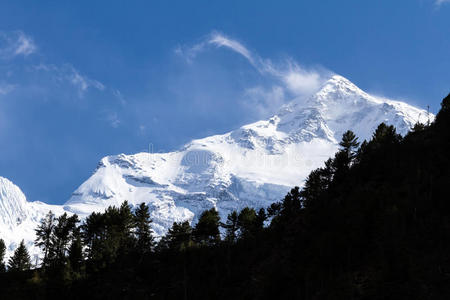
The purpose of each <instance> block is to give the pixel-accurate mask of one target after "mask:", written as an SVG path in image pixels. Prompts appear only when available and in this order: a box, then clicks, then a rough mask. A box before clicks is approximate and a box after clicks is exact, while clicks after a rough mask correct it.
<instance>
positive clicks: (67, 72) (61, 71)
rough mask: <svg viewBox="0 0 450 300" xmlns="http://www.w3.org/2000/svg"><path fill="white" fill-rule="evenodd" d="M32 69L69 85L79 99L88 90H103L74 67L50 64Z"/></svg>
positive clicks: (101, 84)
mask: <svg viewBox="0 0 450 300" xmlns="http://www.w3.org/2000/svg"><path fill="white" fill-rule="evenodd" d="M32 69H34V70H36V71H44V72H48V73H51V74H52V75H53V76H54V78H55V79H56V80H58V81H66V82H68V83H70V84H71V85H72V86H74V87H75V88H76V89H77V90H78V95H79V96H80V97H83V96H84V93H85V92H86V91H87V90H88V89H90V88H94V89H97V90H99V91H103V90H104V89H105V86H104V85H103V83H101V82H100V81H97V80H95V79H91V78H89V77H87V76H85V75H82V74H81V73H80V72H79V71H78V70H77V69H75V67H73V66H72V65H69V64H65V65H62V66H56V65H52V64H42V63H41V64H39V65H36V66H34V67H33V68H32ZM116 96H117V95H116Z"/></svg>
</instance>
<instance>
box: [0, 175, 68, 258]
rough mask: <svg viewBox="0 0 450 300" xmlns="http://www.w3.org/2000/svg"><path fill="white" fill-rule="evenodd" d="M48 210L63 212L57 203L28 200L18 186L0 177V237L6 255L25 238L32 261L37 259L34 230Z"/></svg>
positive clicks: (59, 213)
mask: <svg viewBox="0 0 450 300" xmlns="http://www.w3.org/2000/svg"><path fill="white" fill-rule="evenodd" d="M49 210H51V211H53V212H54V213H55V214H57V215H61V214H63V213H64V210H63V208H62V206H59V205H49V204H45V203H43V202H39V201H35V202H28V201H27V199H26V197H25V195H24V194H23V192H22V191H21V190H20V188H19V187H18V186H16V185H15V184H14V183H12V182H11V181H9V180H8V179H6V178H3V177H0V238H2V239H3V240H4V241H5V244H6V257H9V256H10V255H11V254H12V253H13V251H14V250H15V249H16V248H17V246H18V245H19V243H20V241H21V240H25V243H26V245H27V247H28V249H29V251H30V254H31V256H32V262H33V263H34V262H36V261H37V259H38V254H39V249H37V248H36V247H35V246H34V240H35V238H36V236H35V231H34V230H35V228H36V227H37V225H38V224H39V222H40V220H41V219H42V218H43V216H45V214H47V213H48V211H49Z"/></svg>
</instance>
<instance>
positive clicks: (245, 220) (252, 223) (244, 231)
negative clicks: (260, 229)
mask: <svg viewBox="0 0 450 300" xmlns="http://www.w3.org/2000/svg"><path fill="white" fill-rule="evenodd" d="M237 225H238V228H239V237H240V238H243V239H247V238H252V237H253V236H254V234H255V228H256V211H255V209H253V208H249V207H245V208H244V209H242V210H241V212H240V213H239V215H238V222H237Z"/></svg>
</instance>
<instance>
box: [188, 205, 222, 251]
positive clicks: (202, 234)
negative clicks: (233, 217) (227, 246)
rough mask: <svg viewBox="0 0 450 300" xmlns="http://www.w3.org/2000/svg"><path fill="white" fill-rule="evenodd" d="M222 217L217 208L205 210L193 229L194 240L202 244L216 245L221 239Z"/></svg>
mask: <svg viewBox="0 0 450 300" xmlns="http://www.w3.org/2000/svg"><path fill="white" fill-rule="evenodd" d="M219 223H220V217H219V213H218V212H217V210H216V209H215V208H211V209H210V210H205V211H204V212H203V213H202V214H201V215H200V217H199V219H198V222H197V224H196V225H195V228H194V230H193V235H192V236H193V240H194V241H195V242H197V243H199V244H201V245H207V246H211V245H215V244H217V243H218V242H219V241H220V231H219Z"/></svg>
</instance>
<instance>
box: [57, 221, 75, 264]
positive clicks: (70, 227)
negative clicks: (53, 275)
mask: <svg viewBox="0 0 450 300" xmlns="http://www.w3.org/2000/svg"><path fill="white" fill-rule="evenodd" d="M78 222H79V219H78V216H77V215H72V216H70V217H68V216H67V213H64V214H63V215H61V216H59V217H58V218H57V224H56V226H55V229H54V234H53V236H52V249H51V251H54V263H55V264H56V265H63V264H64V263H65V262H66V254H67V251H68V250H69V249H68V247H69V246H70V241H71V239H72V235H73V232H74V231H75V229H76V227H77V223H78Z"/></svg>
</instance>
